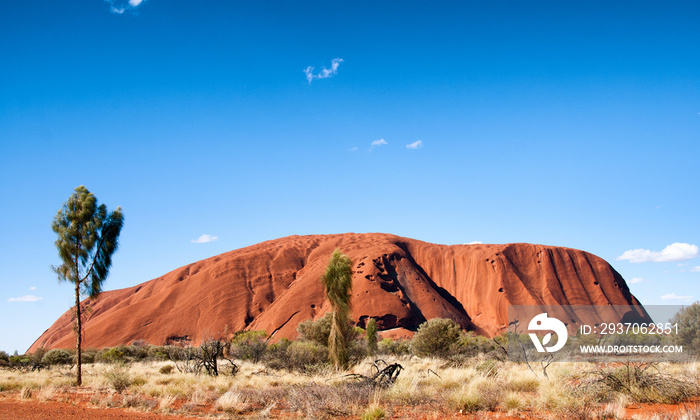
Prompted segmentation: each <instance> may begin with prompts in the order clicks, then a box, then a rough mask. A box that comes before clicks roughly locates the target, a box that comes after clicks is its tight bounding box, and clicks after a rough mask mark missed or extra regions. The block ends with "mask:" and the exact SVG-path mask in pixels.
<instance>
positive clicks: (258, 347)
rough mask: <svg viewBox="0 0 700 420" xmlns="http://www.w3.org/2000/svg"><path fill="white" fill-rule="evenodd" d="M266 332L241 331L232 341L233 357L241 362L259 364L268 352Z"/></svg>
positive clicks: (231, 350) (231, 351)
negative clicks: (248, 361) (246, 361)
mask: <svg viewBox="0 0 700 420" xmlns="http://www.w3.org/2000/svg"><path fill="white" fill-rule="evenodd" d="M266 338H267V333H266V332H265V331H239V332H238V333H236V335H234V336H233V338H232V339H231V348H230V353H231V356H232V357H234V358H236V359H239V360H250V361H251V362H253V363H257V362H259V361H260V360H261V359H262V358H263V356H264V355H265V351H267V341H266Z"/></svg>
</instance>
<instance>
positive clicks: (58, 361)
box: [41, 349, 73, 365]
mask: <svg viewBox="0 0 700 420" xmlns="http://www.w3.org/2000/svg"><path fill="white" fill-rule="evenodd" d="M41 361H42V363H46V364H47V365H68V364H71V363H73V355H72V354H71V353H70V352H68V351H66V350H63V349H53V350H49V351H48V352H46V354H45V355H44V357H43V358H42V359H41Z"/></svg>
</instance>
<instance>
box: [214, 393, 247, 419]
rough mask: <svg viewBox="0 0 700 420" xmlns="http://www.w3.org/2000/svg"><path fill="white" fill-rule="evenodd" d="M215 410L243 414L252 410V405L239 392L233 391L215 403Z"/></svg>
mask: <svg viewBox="0 0 700 420" xmlns="http://www.w3.org/2000/svg"><path fill="white" fill-rule="evenodd" d="M214 408H216V409H217V410H221V411H226V412H228V413H236V414H242V413H244V412H246V411H248V410H250V408H251V405H250V403H249V402H248V401H247V399H246V398H245V397H244V396H243V394H241V393H240V392H239V391H238V390H235V389H232V390H230V391H227V392H225V393H224V394H223V395H221V396H220V397H219V398H218V399H217V400H216V402H215V403H214Z"/></svg>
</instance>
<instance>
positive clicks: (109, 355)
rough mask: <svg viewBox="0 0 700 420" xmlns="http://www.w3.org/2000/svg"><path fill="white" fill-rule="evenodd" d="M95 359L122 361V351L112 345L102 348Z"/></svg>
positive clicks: (123, 358) (110, 361)
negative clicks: (108, 347)
mask: <svg viewBox="0 0 700 420" xmlns="http://www.w3.org/2000/svg"><path fill="white" fill-rule="evenodd" d="M97 359H98V360H100V361H102V362H105V363H118V362H124V360H125V357H124V352H123V351H121V350H120V349H119V348H118V347H112V348H111V349H107V350H103V351H102V352H100V353H98V355H97Z"/></svg>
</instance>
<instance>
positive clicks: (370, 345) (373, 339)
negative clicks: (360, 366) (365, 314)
mask: <svg viewBox="0 0 700 420" xmlns="http://www.w3.org/2000/svg"><path fill="white" fill-rule="evenodd" d="M365 336H366V337H367V355H368V356H374V355H375V354H377V351H378V350H379V348H378V347H377V321H376V320H375V319H374V318H370V319H369V321H367V329H366V330H365Z"/></svg>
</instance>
